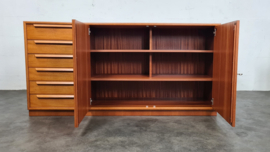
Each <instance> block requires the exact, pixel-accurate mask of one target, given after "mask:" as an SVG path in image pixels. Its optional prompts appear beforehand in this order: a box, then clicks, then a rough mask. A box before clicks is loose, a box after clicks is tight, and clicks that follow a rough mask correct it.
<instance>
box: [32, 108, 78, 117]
mask: <svg viewBox="0 0 270 152" xmlns="http://www.w3.org/2000/svg"><path fill="white" fill-rule="evenodd" d="M29 116H74V111H73V109H72V110H61V111H60V110H29Z"/></svg>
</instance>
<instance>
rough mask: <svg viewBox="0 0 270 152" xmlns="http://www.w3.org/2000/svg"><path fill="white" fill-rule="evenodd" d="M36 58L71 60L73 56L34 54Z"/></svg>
mask: <svg viewBox="0 0 270 152" xmlns="http://www.w3.org/2000/svg"><path fill="white" fill-rule="evenodd" d="M35 57H36V58H73V55H55V54H35Z"/></svg>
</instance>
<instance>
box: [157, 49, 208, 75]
mask: <svg viewBox="0 0 270 152" xmlns="http://www.w3.org/2000/svg"><path fill="white" fill-rule="evenodd" d="M152 61H153V63H152V73H153V75H154V74H181V75H211V76H212V67H213V65H212V64H213V54H205V53H153V58H152Z"/></svg>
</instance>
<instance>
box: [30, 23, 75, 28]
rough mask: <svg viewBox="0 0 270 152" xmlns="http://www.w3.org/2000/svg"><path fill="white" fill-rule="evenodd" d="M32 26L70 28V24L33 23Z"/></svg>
mask: <svg viewBox="0 0 270 152" xmlns="http://www.w3.org/2000/svg"><path fill="white" fill-rule="evenodd" d="M34 27H57V28H72V25H60V24H34Z"/></svg>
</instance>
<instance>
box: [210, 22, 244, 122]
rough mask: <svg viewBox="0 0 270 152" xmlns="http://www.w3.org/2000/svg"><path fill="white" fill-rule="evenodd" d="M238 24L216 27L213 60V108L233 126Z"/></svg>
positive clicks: (232, 23)
mask: <svg viewBox="0 0 270 152" xmlns="http://www.w3.org/2000/svg"><path fill="white" fill-rule="evenodd" d="M237 24H239V21H236V22H231V23H227V24H222V25H220V26H217V27H216V28H217V34H216V37H215V42H214V60H213V65H214V67H213V93H212V94H213V98H214V105H213V107H214V109H215V110H216V111H217V112H218V113H219V114H220V115H221V116H222V117H223V118H224V119H225V120H226V121H227V122H229V123H230V124H231V125H232V126H234V125H235V106H236V104H235V100H236V76H237V72H236V69H235V68H236V67H237V59H236V58H237V52H238V49H237V47H236V46H237V45H238V44H236V43H237V42H238V29H239V27H238V28H236V29H235V25H237ZM235 32H236V33H235Z"/></svg>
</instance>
